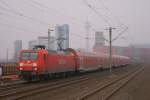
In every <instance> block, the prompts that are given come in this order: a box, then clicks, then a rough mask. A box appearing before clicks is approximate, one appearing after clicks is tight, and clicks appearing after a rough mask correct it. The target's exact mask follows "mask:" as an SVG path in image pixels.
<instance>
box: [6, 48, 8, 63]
mask: <svg viewBox="0 0 150 100" xmlns="http://www.w3.org/2000/svg"><path fill="white" fill-rule="evenodd" d="M6 62H7V63H8V48H7V51H6Z"/></svg>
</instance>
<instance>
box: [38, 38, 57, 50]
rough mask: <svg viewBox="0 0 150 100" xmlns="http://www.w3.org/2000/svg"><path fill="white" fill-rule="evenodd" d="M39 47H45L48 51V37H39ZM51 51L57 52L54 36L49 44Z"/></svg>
mask: <svg viewBox="0 0 150 100" xmlns="http://www.w3.org/2000/svg"><path fill="white" fill-rule="evenodd" d="M38 42H39V45H44V46H46V48H47V49H48V37H46V36H39V37H38ZM49 45H50V46H49V47H50V48H49V49H50V50H56V39H55V37H53V36H50V43H49Z"/></svg>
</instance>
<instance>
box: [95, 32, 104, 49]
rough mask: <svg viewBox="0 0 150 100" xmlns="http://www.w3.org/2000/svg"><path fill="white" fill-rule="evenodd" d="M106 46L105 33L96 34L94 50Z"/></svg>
mask: <svg viewBox="0 0 150 100" xmlns="http://www.w3.org/2000/svg"><path fill="white" fill-rule="evenodd" d="M104 45H105V37H104V35H103V32H99V31H97V32H95V44H94V48H97V47H102V46H104Z"/></svg>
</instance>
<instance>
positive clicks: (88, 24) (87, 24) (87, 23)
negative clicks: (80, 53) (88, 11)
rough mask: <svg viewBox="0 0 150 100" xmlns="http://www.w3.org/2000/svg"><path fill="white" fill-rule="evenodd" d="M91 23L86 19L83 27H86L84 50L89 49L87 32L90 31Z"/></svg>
mask: <svg viewBox="0 0 150 100" xmlns="http://www.w3.org/2000/svg"><path fill="white" fill-rule="evenodd" d="M90 28H91V25H90V23H89V21H88V19H87V22H86V23H85V29H86V50H87V51H89V32H90Z"/></svg>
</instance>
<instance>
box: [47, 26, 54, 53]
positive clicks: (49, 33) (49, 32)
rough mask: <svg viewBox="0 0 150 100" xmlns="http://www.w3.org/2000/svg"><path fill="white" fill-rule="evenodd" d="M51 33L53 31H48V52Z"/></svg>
mask: <svg viewBox="0 0 150 100" xmlns="http://www.w3.org/2000/svg"><path fill="white" fill-rule="evenodd" d="M51 31H54V30H51V29H48V50H50V35H51Z"/></svg>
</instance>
